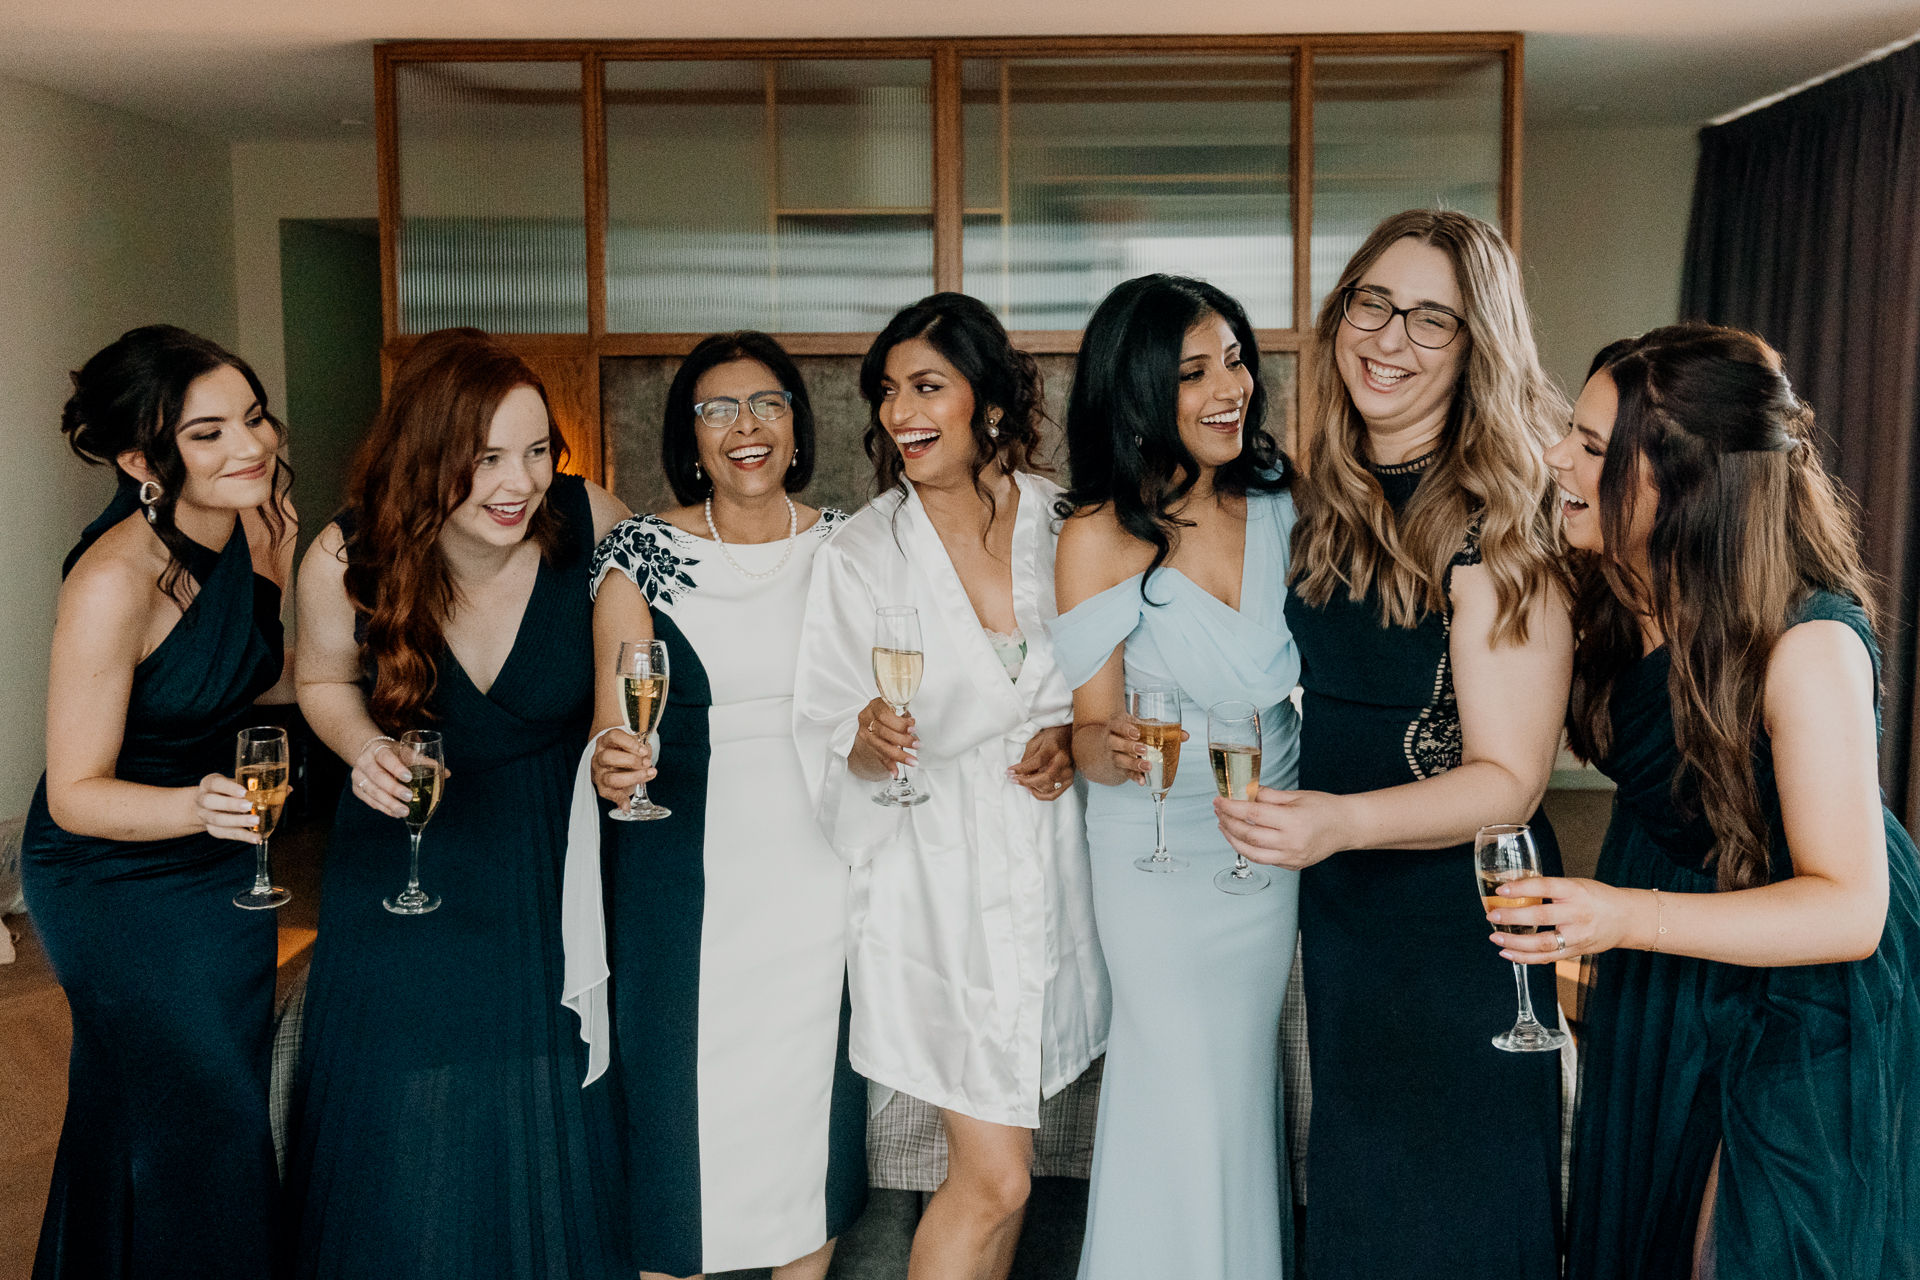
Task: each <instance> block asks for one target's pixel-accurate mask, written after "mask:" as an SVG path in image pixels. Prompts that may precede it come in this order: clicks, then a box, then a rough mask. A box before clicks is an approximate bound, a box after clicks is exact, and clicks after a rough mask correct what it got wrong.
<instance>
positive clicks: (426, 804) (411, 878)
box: [381, 729, 447, 916]
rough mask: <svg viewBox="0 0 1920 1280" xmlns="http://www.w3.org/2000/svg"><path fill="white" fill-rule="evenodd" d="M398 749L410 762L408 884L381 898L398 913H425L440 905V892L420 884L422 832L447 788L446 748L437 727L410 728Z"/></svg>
mask: <svg viewBox="0 0 1920 1280" xmlns="http://www.w3.org/2000/svg"><path fill="white" fill-rule="evenodd" d="M394 749H395V750H396V751H398V752H399V753H400V759H401V760H402V761H404V762H405V763H406V766H407V775H408V776H407V841H408V846H409V848H408V856H407V887H406V888H405V889H402V890H401V891H400V892H399V893H397V894H395V895H394V896H393V897H391V898H382V899H381V902H382V904H384V905H385V907H386V908H387V910H389V911H391V912H393V914H395V915H397V916H423V915H425V914H427V912H429V911H432V910H433V909H434V908H436V907H438V906H439V905H440V897H439V895H438V894H428V893H426V892H425V891H423V890H422V889H421V888H420V833H421V832H423V831H425V830H426V829H427V820H428V819H429V818H431V817H433V811H434V810H435V809H438V808H439V807H440V794H441V792H442V791H444V790H445V789H446V785H447V755H446V748H445V746H444V745H443V744H442V743H441V741H440V735H439V734H437V733H435V732H434V731H433V730H431V729H409V730H408V731H407V732H405V733H403V734H401V735H400V743H399V745H398V746H397V747H395V748H394Z"/></svg>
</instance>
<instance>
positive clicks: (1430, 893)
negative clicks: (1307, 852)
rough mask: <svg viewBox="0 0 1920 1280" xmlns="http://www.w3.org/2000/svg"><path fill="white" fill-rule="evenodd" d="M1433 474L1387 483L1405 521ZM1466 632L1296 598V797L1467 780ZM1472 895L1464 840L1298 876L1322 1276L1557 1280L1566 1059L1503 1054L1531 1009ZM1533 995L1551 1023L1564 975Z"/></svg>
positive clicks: (1372, 598)
mask: <svg viewBox="0 0 1920 1280" xmlns="http://www.w3.org/2000/svg"><path fill="white" fill-rule="evenodd" d="M1430 460H1431V455H1429V458H1427V459H1420V460H1416V461H1414V462H1411V463H1407V464H1404V465H1401V466H1397V467H1376V468H1373V474H1374V476H1375V477H1376V479H1377V480H1378V481H1379V484H1380V487H1381V489H1382V490H1383V492H1384V493H1385V495H1386V498H1387V501H1388V502H1389V503H1390V504H1391V505H1392V507H1393V509H1394V510H1395V512H1400V511H1403V510H1405V508H1406V505H1407V503H1408V501H1409V500H1410V499H1411V498H1412V497H1413V494H1414V491H1415V490H1416V489H1417V488H1418V486H1419V484H1420V481H1421V477H1422V475H1423V474H1424V473H1425V471H1426V467H1427V465H1428V462H1429V461H1430ZM1479 562H1480V550H1479V545H1478V532H1477V528H1469V529H1465V530H1462V531H1461V550H1460V552H1459V554H1457V555H1456V556H1455V557H1454V559H1453V565H1452V567H1459V566H1462V565H1471V564H1478V563H1479ZM1452 567H1450V568H1449V571H1448V573H1449V578H1451V573H1452ZM1449 589H1451V583H1449ZM1452 624H1453V619H1452V616H1451V613H1450V612H1441V613H1428V614H1425V615H1424V616H1423V617H1422V618H1421V619H1420V622H1419V625H1417V626H1415V627H1411V628H1407V627H1395V626H1390V625H1385V624H1383V623H1382V621H1381V615H1380V602H1379V598H1378V595H1377V592H1369V593H1368V595H1367V597H1366V599H1364V600H1359V601H1355V600H1350V599H1348V598H1347V596H1346V595H1345V593H1344V592H1341V591H1335V592H1334V594H1333V596H1332V597H1331V598H1330V599H1329V600H1328V601H1327V602H1326V604H1324V605H1323V606H1320V607H1315V606H1312V605H1309V604H1307V603H1306V602H1305V601H1303V600H1301V599H1300V598H1299V597H1298V596H1295V595H1289V596H1288V598H1287V625H1288V627H1289V628H1290V629H1291V630H1292V632H1293V636H1294V640H1295V641H1296V643H1298V644H1299V646H1300V660H1301V677H1300V683H1301V685H1302V687H1303V689H1304V691H1305V701H1304V704H1303V708H1302V711H1303V715H1302V727H1301V734H1300V787H1301V789H1302V790H1306V791H1324V792H1330V793H1332V794H1335V795H1350V794H1354V793H1357V792H1363V791H1377V790H1380V789H1383V788H1386V787H1395V786H1400V785H1403V784H1405V783H1409V782H1416V781H1419V780H1420V779H1422V778H1430V777H1433V776H1434V775H1435V774H1439V773H1443V772H1445V771H1446V770H1448V769H1451V768H1454V767H1455V766H1457V765H1458V764H1459V763H1460V759H1461V737H1460V713H1459V708H1458V705H1457V703H1456V702H1455V699H1454V690H1453V669H1452V661H1451V658H1450V656H1449V652H1448V644H1449V641H1450V639H1451V634H1452ZM1531 825H1532V828H1533V834H1534V840H1535V843H1536V844H1537V845H1538V847H1539V850H1540V859H1541V865H1542V868H1543V869H1544V870H1545V872H1546V874H1548V875H1559V874H1560V848H1559V845H1558V843H1557V842H1556V841H1555V840H1554V836H1553V828H1552V826H1551V825H1550V824H1549V823H1548V822H1547V820H1546V816H1545V814H1544V813H1536V814H1535V815H1534V817H1533V821H1532V824H1531ZM1478 892H1479V891H1478V886H1477V883H1476V881H1475V879H1474V871H1473V846H1472V845H1471V844H1470V843H1469V844H1462V845H1456V846H1454V847H1452V848H1447V849H1428V850H1407V849H1377V850H1376V849H1366V850H1348V851H1346V852H1343V853H1336V854H1334V855H1333V856H1332V857H1330V858H1328V859H1326V860H1325V861H1323V862H1320V863H1319V864H1317V865H1315V866H1313V867H1309V868H1308V869H1307V870H1306V871H1305V872H1303V873H1302V874H1301V877H1300V940H1301V961H1302V965H1303V975H1302V976H1303V979H1304V981H1305V986H1306V1004H1307V1039H1308V1045H1309V1053H1310V1062H1311V1071H1312V1079H1313V1112H1312V1120H1311V1125H1310V1128H1309V1131H1308V1141H1307V1178H1306V1187H1305V1189H1304V1193H1305V1203H1306V1207H1307V1231H1306V1252H1307V1266H1306V1275H1307V1276H1308V1277H1309V1280H1345V1278H1346V1277H1353V1278H1354V1280H1359V1278H1360V1277H1366V1280H1392V1278H1394V1277H1408V1278H1409V1280H1412V1278H1414V1277H1418V1278H1419V1280H1452V1278H1454V1277H1459V1278H1460V1280H1481V1278H1482V1277H1486V1276H1496V1275H1497V1276H1501V1277H1505V1278H1506V1280H1527V1278H1530V1277H1539V1278H1540V1280H1551V1278H1552V1277H1555V1276H1557V1275H1558V1274H1559V1260H1558V1255H1559V1247H1558V1227H1557V1216H1558V1208H1559V1202H1560V1197H1559V1181H1560V1057H1559V1055H1558V1054H1553V1053H1506V1052H1503V1051H1501V1050H1499V1049H1496V1048H1494V1047H1493V1045H1492V1043H1491V1041H1492V1038H1493V1037H1494V1036H1495V1035H1498V1034H1499V1033H1500V1032H1502V1031H1505V1030H1506V1029H1507V1028H1508V1027H1511V1026H1512V1025H1513V1021H1514V1011H1515V1007H1516V1001H1515V991H1514V978H1513V967H1512V965H1510V964H1509V963H1508V962H1507V961H1505V960H1503V959H1501V958H1500V953H1499V951H1498V950H1497V949H1496V948H1495V947H1494V946H1493V944H1492V943H1490V942H1488V941H1487V936H1488V934H1489V933H1490V932H1492V930H1491V927H1490V926H1489V925H1488V924H1487V922H1486V916H1485V913H1484V912H1483V911H1482V910H1481V909H1480V900H1479V897H1478ZM1529 977H1530V990H1531V992H1532V994H1533V1002H1534V1008H1535V1010H1536V1011H1537V1012H1538V1014H1539V1016H1540V1017H1541V1019H1542V1020H1543V1021H1546V1022H1548V1023H1551V1022H1552V1021H1553V1019H1554V1010H1555V1008H1556V1005H1555V995H1554V982H1553V969H1552V968H1551V967H1550V966H1545V965H1541V966H1536V967H1534V968H1533V969H1532V970H1531V971H1530V974H1529ZM1296 1194H1298V1192H1296Z"/></svg>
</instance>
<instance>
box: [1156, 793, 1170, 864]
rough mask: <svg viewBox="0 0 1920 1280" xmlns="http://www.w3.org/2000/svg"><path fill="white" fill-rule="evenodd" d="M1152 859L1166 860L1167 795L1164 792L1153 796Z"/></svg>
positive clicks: (1157, 860)
mask: <svg viewBox="0 0 1920 1280" xmlns="http://www.w3.org/2000/svg"><path fill="white" fill-rule="evenodd" d="M1153 860H1154V861H1155V862H1165V861H1166V860H1167V796H1166V793H1165V792H1161V793H1160V794H1159V795H1157V796H1155V797H1154V798H1153Z"/></svg>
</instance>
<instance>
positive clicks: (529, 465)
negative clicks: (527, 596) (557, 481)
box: [441, 386, 553, 547]
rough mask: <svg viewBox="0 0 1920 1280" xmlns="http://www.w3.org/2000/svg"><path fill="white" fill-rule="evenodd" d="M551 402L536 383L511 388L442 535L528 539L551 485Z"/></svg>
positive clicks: (498, 542) (489, 540)
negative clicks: (470, 481)
mask: <svg viewBox="0 0 1920 1280" xmlns="http://www.w3.org/2000/svg"><path fill="white" fill-rule="evenodd" d="M548 431H549V424H548V421H547V406H546V403H545V402H544V401H543V400H541V399H540V393H539V392H538V391H535V390H534V389H533V388H532V387H527V386H520V387H515V388H514V389H513V390H511V391H509V392H508V393H507V394H506V396H505V397H503V398H502V399H501V401H500V407H499V408H497V409H495V410H494V411H493V421H492V422H490V423H489V424H488V425H487V445H486V448H485V449H484V450H482V451H481V454H480V456H479V458H477V459H475V461H474V465H473V492H471V493H469V494H468V495H467V499H466V501H465V502H462V503H461V504H460V505H459V506H457V507H455V508H454V509H453V512H452V514H450V515H449V516H448V517H447V523H446V525H445V526H444V528H443V529H442V530H441V536H442V537H455V538H466V539H471V540H473V541H477V542H481V543H485V544H486V545H488V546H494V547H511V546H513V545H514V544H515V543H518V542H520V541H522V540H524V539H525V538H526V536H527V528H528V526H529V525H530V523H531V522H532V520H533V513H534V512H535V511H537V510H539V508H540V500H541V499H542V498H544V497H545V496H546V493H547V488H548V486H549V485H551V484H552V483H553V455H552V451H551V447H550V445H549V443H548Z"/></svg>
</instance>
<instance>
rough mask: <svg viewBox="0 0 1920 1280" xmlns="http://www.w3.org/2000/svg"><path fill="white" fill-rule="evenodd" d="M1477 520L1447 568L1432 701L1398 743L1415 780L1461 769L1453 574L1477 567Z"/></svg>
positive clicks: (1478, 518) (1461, 745) (1462, 747)
mask: <svg viewBox="0 0 1920 1280" xmlns="http://www.w3.org/2000/svg"><path fill="white" fill-rule="evenodd" d="M1480 519H1481V518H1480V516H1479V515H1478V514H1476V515H1475V516H1474V517H1473V522H1472V523H1471V524H1469V525H1468V526H1467V532H1466V534H1465V536H1464V537H1462V538H1461V540H1460V550H1458V551H1456V552H1455V553H1454V556H1453V559H1452V561H1450V562H1449V563H1448V565H1447V577H1448V604H1447V611H1446V613H1445V615H1444V616H1443V617H1442V619H1441V622H1442V628H1443V634H1444V636H1445V638H1446V641H1447V647H1443V648H1442V649H1441V651H1440V663H1439V666H1438V668H1437V669H1436V670H1435V671H1434V673H1433V701H1432V702H1431V703H1429V704H1428V705H1427V707H1426V708H1425V709H1424V710H1423V711H1421V712H1420V714H1419V715H1418V716H1416V717H1414V720H1413V723H1411V724H1409V725H1408V726H1407V736H1406V738H1405V740H1404V741H1403V742H1402V743H1401V750H1402V751H1403V752H1405V753H1406V757H1407V767H1408V768H1410V769H1412V770H1413V776H1414V777H1416V778H1431V777H1433V776H1434V775H1435V774H1439V773H1445V772H1446V771H1447V770H1449V769H1457V768H1459V767H1460V761H1461V759H1462V758H1463V755H1464V752H1465V747H1464V743H1463V740H1462V738H1461V735H1460V700H1459V698H1458V697H1456V696H1455V695H1454V692H1453V652H1452V648H1451V645H1452V642H1453V604H1452V577H1453V571H1454V570H1455V569H1458V568H1460V567H1461V566H1462V565H1475V564H1479V563H1480Z"/></svg>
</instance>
